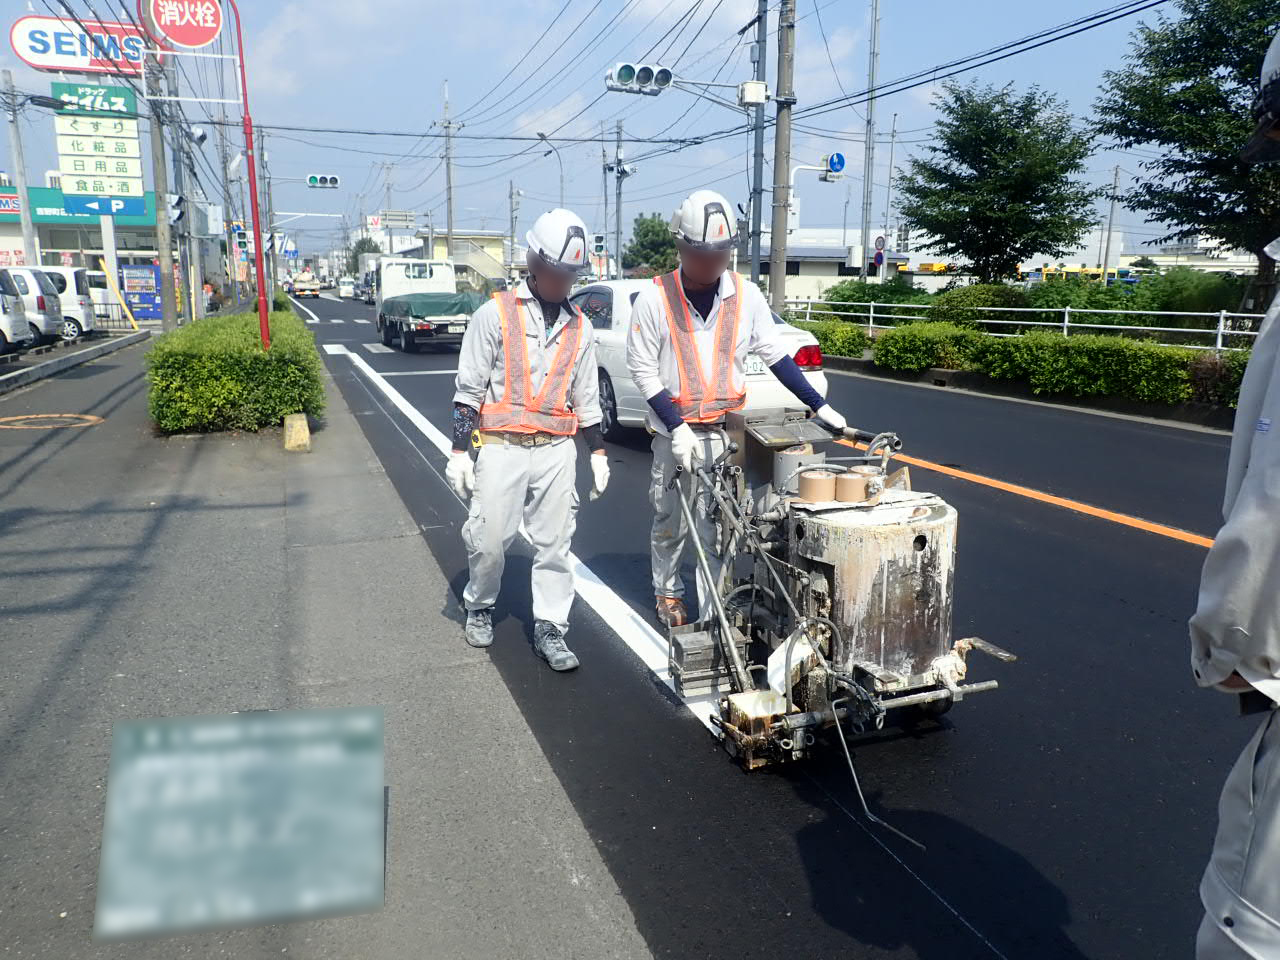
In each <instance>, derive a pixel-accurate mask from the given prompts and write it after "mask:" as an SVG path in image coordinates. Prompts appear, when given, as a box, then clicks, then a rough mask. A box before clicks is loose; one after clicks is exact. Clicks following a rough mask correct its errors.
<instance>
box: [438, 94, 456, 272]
mask: <svg viewBox="0 0 1280 960" xmlns="http://www.w3.org/2000/svg"><path fill="white" fill-rule="evenodd" d="M441 126H442V127H444V189H445V211H444V217H445V225H444V229H445V234H444V236H445V241H444V249H445V254H446V255H447V256H448V257H449V259H450V260H452V259H453V129H454V126H455V124H454V122H453V121H452V120H450V119H449V81H448V80H446V81H445V83H444V122H443V123H442V124H441Z"/></svg>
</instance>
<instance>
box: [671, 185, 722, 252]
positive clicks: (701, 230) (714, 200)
mask: <svg viewBox="0 0 1280 960" xmlns="http://www.w3.org/2000/svg"><path fill="white" fill-rule="evenodd" d="M671 232H672V233H673V234H675V236H676V239H677V240H683V241H684V242H685V243H686V244H688V245H689V246H691V247H694V248H695V249H698V250H728V249H731V248H732V247H733V245H734V243H735V242H736V240H737V237H738V220H737V218H736V217H735V216H734V215H733V208H732V207H731V206H730V205H729V201H728V200H726V199H725V198H724V197H722V196H721V195H720V194H718V193H716V192H715V191H714V190H695V191H694V192H693V193H691V194H689V196H687V197H685V199H684V202H683V203H681V204H680V207H679V209H678V210H676V212H675V214H674V215H673V216H672V218H671Z"/></svg>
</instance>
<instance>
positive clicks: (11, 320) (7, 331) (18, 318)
mask: <svg viewBox="0 0 1280 960" xmlns="http://www.w3.org/2000/svg"><path fill="white" fill-rule="evenodd" d="M33 342H34V340H33V339H32V336H31V327H30V326H28V324H27V308H26V305H25V304H24V303H23V302H22V294H20V293H19V292H18V287H17V284H15V283H14V282H13V278H12V277H11V276H9V271H7V270H0V353H9V352H10V351H12V350H17V349H19V348H21V347H27V346H30V345H31V344H32V343H33Z"/></svg>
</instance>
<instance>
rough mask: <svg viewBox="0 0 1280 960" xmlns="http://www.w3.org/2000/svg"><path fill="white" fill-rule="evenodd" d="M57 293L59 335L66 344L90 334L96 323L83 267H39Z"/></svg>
mask: <svg viewBox="0 0 1280 960" xmlns="http://www.w3.org/2000/svg"><path fill="white" fill-rule="evenodd" d="M40 269H41V270H42V271H43V272H44V274H45V276H47V277H48V278H49V280H50V281H51V282H52V283H53V285H54V287H55V288H56V289H57V291H58V299H60V300H61V301H62V326H61V328H60V329H59V331H58V332H59V333H60V334H61V336H62V339H63V340H66V341H68V342H70V341H72V340H78V339H80V337H82V336H84V335H85V334H86V333H89V332H91V331H92V330H93V329H94V327H95V325H96V323H95V319H96V318H95V317H94V310H93V300H92V299H91V298H90V294H89V271H88V270H86V269H85V268H84V267H41V268H40Z"/></svg>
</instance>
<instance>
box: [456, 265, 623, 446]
mask: <svg viewBox="0 0 1280 960" xmlns="http://www.w3.org/2000/svg"><path fill="white" fill-rule="evenodd" d="M515 295H516V301H517V306H518V308H519V310H520V312H521V315H522V316H523V317H524V330H525V345H526V349H527V350H528V353H529V383H530V386H531V387H532V388H533V391H534V392H535V393H536V392H537V391H538V390H540V389H542V381H543V380H545V379H546V376H547V371H548V370H549V369H550V367H551V363H552V361H553V360H554V359H555V354H556V349H557V347H558V346H559V343H560V332H561V331H562V330H564V328H565V324H566V323H567V322H568V320H569V316H570V315H569V314H568V313H566V311H565V309H564V307H560V308H559V310H560V313H559V316H558V317H557V318H556V322H555V323H554V324H553V325H552V326H551V329H550V331H548V330H547V326H546V324H545V323H544V322H543V319H542V307H541V306H540V305H539V303H538V300H537V298H536V297H534V295H533V292H532V291H531V290H530V289H529V285H528V283H526V282H524V281H521V283H520V285H519V286H518V287H516V289H515ZM506 374H507V362H506V352H505V351H504V350H503V344H502V315H501V314H500V312H499V311H498V305H497V304H496V303H495V302H494V301H493V300H492V299H490V300H489V301H488V302H487V303H485V305H484V306H482V307H481V308H480V309H479V310H477V311H476V312H475V314H474V315H473V316H472V317H471V322H470V323H469V324H468V325H467V332H466V333H465V334H464V335H463V337H462V351H461V353H460V354H459V355H458V377H457V380H456V381H455V387H454V389H455V391H456V392H455V393H454V395H453V401H454V403H465V404H466V405H467V406H469V407H474V408H475V409H476V410H479V409H480V408H481V407H483V406H484V404H485V403H498V402H499V401H500V400H501V399H502V392H503V389H504V388H505V385H506ZM568 401H569V405H570V407H572V408H573V411H574V413H576V414H577V416H578V426H579V427H580V428H581V427H590V426H594V425H595V424H597V423H599V422H600V378H599V374H598V372H597V363H596V341H595V330H594V328H592V326H591V324H590V323H589V322H587V321H586V320H585V319H584V321H583V323H582V338H581V340H580V342H579V343H578V355H577V357H576V359H575V360H574V368H573V379H572V381H571V382H570V385H569V397H568Z"/></svg>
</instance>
